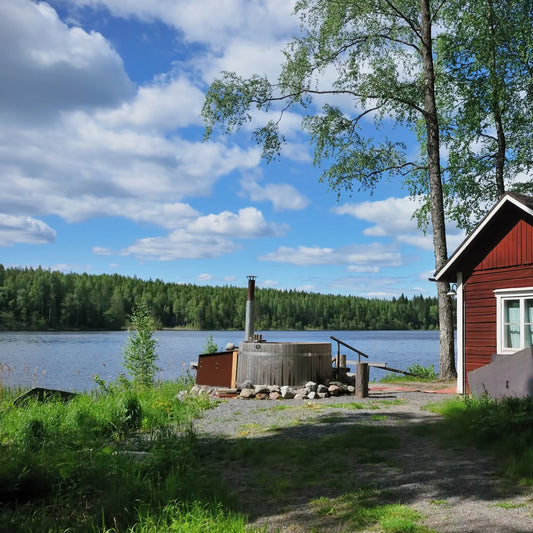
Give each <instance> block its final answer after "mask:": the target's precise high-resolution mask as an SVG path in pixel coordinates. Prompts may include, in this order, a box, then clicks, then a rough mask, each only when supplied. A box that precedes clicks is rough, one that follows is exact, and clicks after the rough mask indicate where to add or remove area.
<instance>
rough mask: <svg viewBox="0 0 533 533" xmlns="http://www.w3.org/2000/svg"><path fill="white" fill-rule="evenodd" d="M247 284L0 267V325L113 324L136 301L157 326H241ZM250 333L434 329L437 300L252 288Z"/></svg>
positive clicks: (117, 325) (121, 321) (118, 324)
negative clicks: (252, 324)
mask: <svg viewBox="0 0 533 533" xmlns="http://www.w3.org/2000/svg"><path fill="white" fill-rule="evenodd" d="M246 298H247V289H246V288H244V287H233V286H218V287H208V286H198V285H193V284H179V283H166V282H163V281H161V280H158V279H156V280H149V281H145V280H141V279H138V278H135V277H126V276H120V275H118V274H113V275H108V274H100V275H88V274H75V273H70V274H63V273H60V272H56V271H49V270H44V269H41V268H37V269H33V268H23V269H22V268H5V267H4V266H2V265H0V329H1V330H66V331H68V330H120V329H123V328H126V327H128V325H129V316H130V315H131V312H132V310H133V307H134V305H135V304H136V303H140V302H144V303H146V304H147V305H148V306H149V309H150V310H151V312H152V315H153V317H154V319H155V321H156V324H157V326H158V328H184V329H196V330H243V329H244V321H245V309H246ZM255 299H256V301H255V309H256V321H255V329H256V331H268V330H303V329H317V330H332V331H335V330H390V329H436V328H437V327H438V310H437V299H436V298H431V297H424V296H415V297H413V298H406V297H405V296H403V295H402V296H400V297H398V298H392V299H390V300H388V299H368V298H363V297H356V296H341V295H330V294H319V293H309V292H303V291H296V290H275V289H260V288H258V289H256V292H255Z"/></svg>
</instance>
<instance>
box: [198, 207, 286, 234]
mask: <svg viewBox="0 0 533 533" xmlns="http://www.w3.org/2000/svg"><path fill="white" fill-rule="evenodd" d="M188 230H189V231H190V232H191V233H196V234H205V233H210V234H214V235H228V236H230V235H231V236H234V237H240V238H247V239H251V238H257V237H273V236H280V235H283V234H284V233H285V232H286V231H287V228H286V227H285V226H279V225H276V224H272V223H268V222H267V221H266V220H265V218H264V216H263V213H261V211H259V210H258V209H256V208H255V207H246V208H244V209H239V212H238V213H232V212H230V211H223V212H222V213H219V214H210V215H206V216H203V217H199V218H198V219H197V220H195V221H194V222H192V223H191V224H190V225H189V226H188Z"/></svg>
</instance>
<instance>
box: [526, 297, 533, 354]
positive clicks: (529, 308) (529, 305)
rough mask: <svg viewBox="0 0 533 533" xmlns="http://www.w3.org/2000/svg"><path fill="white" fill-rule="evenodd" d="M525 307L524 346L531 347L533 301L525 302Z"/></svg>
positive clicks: (532, 341)
mask: <svg viewBox="0 0 533 533" xmlns="http://www.w3.org/2000/svg"><path fill="white" fill-rule="evenodd" d="M524 306H525V309H524V311H525V313H524V314H525V336H526V338H525V344H524V346H526V347H527V346H531V345H532V344H533V299H527V300H526V301H525V302H524Z"/></svg>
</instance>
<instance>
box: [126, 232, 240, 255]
mask: <svg viewBox="0 0 533 533" xmlns="http://www.w3.org/2000/svg"><path fill="white" fill-rule="evenodd" d="M239 248H240V246H239V245H237V244H235V243H234V242H233V241H231V239H228V238H226V237H221V236H220V235H198V234H192V233H188V232H187V231H185V230H183V229H179V230H176V231H173V232H171V233H170V234H169V235H168V236H167V237H149V238H146V239H139V240H137V241H136V242H134V243H133V244H132V245H131V246H128V247H127V248H125V249H123V250H121V251H120V254H121V255H124V256H128V255H133V256H135V257H137V258H138V259H143V260H152V261H174V260H178V259H205V258H214V257H220V256H221V255H224V254H229V253H232V252H235V251H236V250H238V249H239Z"/></svg>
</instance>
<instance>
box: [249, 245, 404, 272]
mask: <svg viewBox="0 0 533 533" xmlns="http://www.w3.org/2000/svg"><path fill="white" fill-rule="evenodd" d="M259 259H260V260H262V261H275V262H278V263H290V264H293V265H298V266H311V265H347V266H348V267H350V268H369V267H370V268H372V269H375V268H376V267H385V266H387V267H390V266H400V265H402V264H403V259H402V256H401V254H400V252H398V251H397V250H396V249H395V248H393V247H390V246H383V245H381V244H378V243H373V244H369V245H355V244H354V245H348V246H342V247H340V248H321V247H319V246H299V247H297V248H291V247H288V246H281V247H280V248H278V249H277V250H276V251H275V252H271V253H268V254H264V255H262V256H260V257H259ZM373 271H375V270H373Z"/></svg>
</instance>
